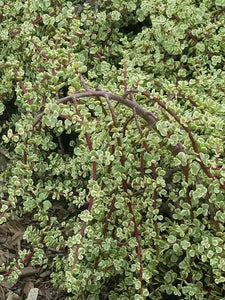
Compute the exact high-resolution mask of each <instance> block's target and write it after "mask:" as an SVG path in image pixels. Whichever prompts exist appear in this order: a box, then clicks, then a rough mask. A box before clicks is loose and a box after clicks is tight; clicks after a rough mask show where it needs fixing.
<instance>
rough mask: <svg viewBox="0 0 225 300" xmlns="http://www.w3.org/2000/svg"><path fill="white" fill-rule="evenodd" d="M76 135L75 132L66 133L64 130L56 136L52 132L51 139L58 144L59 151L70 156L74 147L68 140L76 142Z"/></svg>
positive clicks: (77, 134)
mask: <svg viewBox="0 0 225 300" xmlns="http://www.w3.org/2000/svg"><path fill="white" fill-rule="evenodd" d="M78 136H79V133H77V132H72V133H67V132H66V131H65V130H64V131H63V132H62V133H61V135H60V136H57V135H56V134H55V133H54V132H52V141H53V142H54V143H55V144H57V145H58V147H57V150H58V151H59V152H61V153H62V154H68V155H69V156H71V157H72V156H73V154H74V151H73V150H74V147H72V146H71V144H70V142H71V141H74V142H75V143H76V141H77V139H78Z"/></svg>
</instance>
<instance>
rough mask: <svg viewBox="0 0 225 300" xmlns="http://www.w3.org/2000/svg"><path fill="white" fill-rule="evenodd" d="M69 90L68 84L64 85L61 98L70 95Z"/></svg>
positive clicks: (60, 93)
mask: <svg viewBox="0 0 225 300" xmlns="http://www.w3.org/2000/svg"><path fill="white" fill-rule="evenodd" d="M68 90H69V87H68V85H64V86H63V87H62V89H61V90H60V92H59V95H60V98H63V97H66V96H68Z"/></svg>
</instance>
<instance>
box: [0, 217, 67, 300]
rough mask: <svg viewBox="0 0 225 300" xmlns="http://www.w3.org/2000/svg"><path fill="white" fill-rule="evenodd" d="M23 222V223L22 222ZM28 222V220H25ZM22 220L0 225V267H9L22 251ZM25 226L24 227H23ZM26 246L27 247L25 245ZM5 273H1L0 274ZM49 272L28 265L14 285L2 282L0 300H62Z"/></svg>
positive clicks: (62, 296)
mask: <svg viewBox="0 0 225 300" xmlns="http://www.w3.org/2000/svg"><path fill="white" fill-rule="evenodd" d="M22 221H23V222H22ZM27 222H28V220H27ZM27 222H26V221H25V222H24V220H19V219H17V220H10V221H8V222H6V223H5V224H2V225H0V266H2V264H3V263H5V265H6V266H7V265H9V263H10V262H12V260H13V259H17V258H18V255H17V253H18V251H19V250H21V248H22V249H24V241H23V240H22V238H23V233H24V231H25V227H26V223H27ZM24 224H25V226H24ZM25 246H28V245H25ZM25 248H26V247H25ZM4 273H5V272H2V271H1V274H4ZM49 275H50V272H49V271H46V270H43V269H42V268H41V267H34V266H32V265H31V264H30V263H28V264H27V265H26V266H25V267H24V269H23V270H22V275H21V276H20V277H19V279H18V281H17V282H16V283H15V284H12V283H10V282H8V281H7V280H4V281H3V282H1V283H0V300H24V299H27V300H53V299H54V300H62V299H65V297H66V293H65V291H62V290H59V289H58V290H57V289H56V288H55V287H54V286H53V285H52V283H51V281H50V276H49Z"/></svg>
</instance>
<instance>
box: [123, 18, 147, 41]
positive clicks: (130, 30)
mask: <svg viewBox="0 0 225 300" xmlns="http://www.w3.org/2000/svg"><path fill="white" fill-rule="evenodd" d="M133 22H135V21H134V20H133ZM143 27H147V28H151V27H152V22H151V20H150V18H146V19H145V20H144V21H143V22H136V23H130V24H128V25H127V26H124V27H121V28H120V29H119V31H120V32H121V33H123V34H124V35H129V34H131V35H132V37H133V38H134V37H135V35H137V34H138V33H140V32H141V31H142V29H143Z"/></svg>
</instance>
